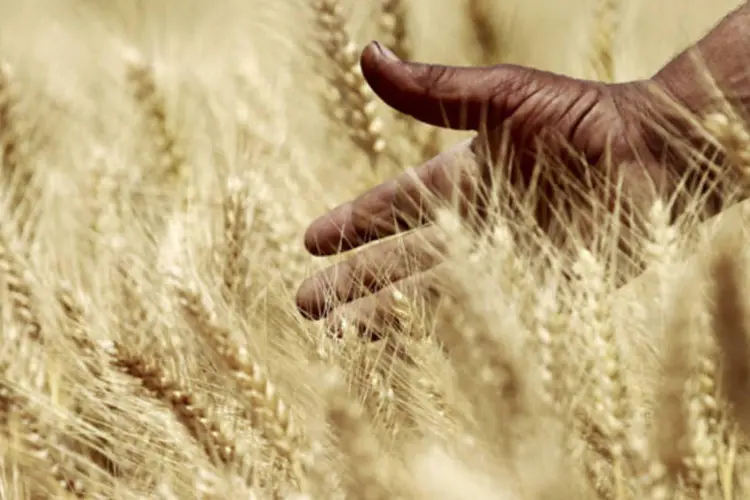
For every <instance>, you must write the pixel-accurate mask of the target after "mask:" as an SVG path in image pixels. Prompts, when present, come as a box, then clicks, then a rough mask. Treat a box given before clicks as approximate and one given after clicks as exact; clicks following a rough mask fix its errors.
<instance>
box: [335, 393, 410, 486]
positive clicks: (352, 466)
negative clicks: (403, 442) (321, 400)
mask: <svg viewBox="0 0 750 500" xmlns="http://www.w3.org/2000/svg"><path fill="white" fill-rule="evenodd" d="M327 385H328V387H327V391H326V400H327V409H326V418H327V420H328V422H329V425H330V427H331V431H332V432H333V435H334V437H335V442H336V445H337V446H338V449H339V452H340V453H341V455H342V458H343V460H344V464H346V465H345V476H344V478H343V489H344V493H345V495H346V498H351V499H353V500H386V499H392V498H393V499H403V500H406V499H409V498H413V496H411V495H409V494H408V492H409V487H408V483H407V484H404V483H405V480H404V478H403V477H402V476H401V477H400V475H399V474H398V470H399V469H398V468H397V467H396V464H394V463H393V462H392V461H391V460H390V459H389V458H390V457H389V456H388V454H387V453H386V452H385V450H383V449H382V447H381V446H380V443H379V442H378V440H377V438H376V436H375V434H374V433H373V432H372V428H371V427H370V424H369V422H368V420H367V418H366V417H365V414H364V411H363V409H362V407H361V406H359V405H358V404H357V403H356V401H354V400H352V399H351V398H350V397H349V396H348V394H347V392H346V389H345V386H344V385H343V384H342V383H341V382H339V381H338V379H332V380H329V381H328V382H327Z"/></svg>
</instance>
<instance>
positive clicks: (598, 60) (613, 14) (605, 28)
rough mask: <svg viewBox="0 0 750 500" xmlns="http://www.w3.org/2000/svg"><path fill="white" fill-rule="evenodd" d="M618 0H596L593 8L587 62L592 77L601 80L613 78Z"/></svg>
mask: <svg viewBox="0 0 750 500" xmlns="http://www.w3.org/2000/svg"><path fill="white" fill-rule="evenodd" d="M619 11H620V0H597V1H596V6H595V8H594V19H593V25H594V26H593V28H594V33H593V35H592V40H591V52H590V54H589V63H590V66H591V68H592V71H593V74H594V78H595V79H597V80H600V81H602V82H608V83H609V82H613V81H614V79H615V64H614V53H613V52H614V39H615V36H616V35H617V30H618V28H619V20H620V12H619Z"/></svg>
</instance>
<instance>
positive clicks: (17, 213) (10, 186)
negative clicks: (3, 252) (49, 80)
mask: <svg viewBox="0 0 750 500" xmlns="http://www.w3.org/2000/svg"><path fill="white" fill-rule="evenodd" d="M17 86H18V84H17V82H15V78H14V75H13V68H12V67H11V65H10V64H9V63H8V62H7V61H5V60H2V59H0V169H1V171H2V177H3V184H4V186H5V188H6V189H7V190H8V194H9V200H8V202H9V207H8V208H9V209H10V211H11V213H12V214H13V216H14V218H15V219H16V223H17V224H18V225H19V227H20V228H21V229H24V228H25V225H26V223H27V222H28V218H29V215H30V214H29V210H30V209H29V207H27V206H26V204H27V201H26V200H27V198H28V191H29V189H30V188H31V185H32V172H31V170H29V168H28V166H27V165H25V163H24V159H25V156H26V148H27V144H26V142H27V141H26V139H25V137H24V135H23V134H22V132H21V127H20V124H19V123H18V121H19V116H18V88H17Z"/></svg>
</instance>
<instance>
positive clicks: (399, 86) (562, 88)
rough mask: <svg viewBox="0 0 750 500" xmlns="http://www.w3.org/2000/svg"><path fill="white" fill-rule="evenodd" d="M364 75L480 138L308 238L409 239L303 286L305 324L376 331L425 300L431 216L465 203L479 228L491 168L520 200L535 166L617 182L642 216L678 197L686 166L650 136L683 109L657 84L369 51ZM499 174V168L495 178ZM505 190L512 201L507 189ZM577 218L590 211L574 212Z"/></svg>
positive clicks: (544, 203)
mask: <svg viewBox="0 0 750 500" xmlns="http://www.w3.org/2000/svg"><path fill="white" fill-rule="evenodd" d="M361 66H362V70H363V73H364V76H365V78H366V79H367V81H368V83H369V84H370V86H371V87H372V89H373V90H374V92H375V93H376V94H377V95H378V96H379V97H380V98H381V99H382V100H383V101H384V102H385V103H386V104H388V105H390V106H391V107H393V108H394V109H395V110H397V111H399V112H402V113H405V114H408V115H410V116H412V117H414V118H416V119H417V120H419V121H421V122H424V123H426V124H429V125H434V126H439V127H448V128H452V129H460V130H474V131H477V132H478V133H477V135H476V136H475V137H474V138H473V139H471V140H469V141H467V142H464V143H461V144H459V145H457V146H456V147H454V148H453V149H451V150H449V151H446V152H444V153H441V154H440V155H438V156H436V157H435V158H433V159H431V160H429V161H427V162H426V163H425V164H423V165H421V166H419V167H417V168H415V169H412V170H410V171H407V172H405V173H404V174H402V175H400V176H399V177H397V178H396V179H393V180H391V181H389V182H386V183H384V184H382V185H379V186H377V187H375V188H373V189H372V190H370V191H369V192H366V193H364V194H362V195H361V196H359V197H358V198H356V199H355V200H353V201H350V202H347V203H344V204H343V205H341V206H339V207H337V208H336V209H334V210H332V211H331V212H329V213H328V214H325V215H324V216H322V217H320V218H319V219H317V220H315V221H314V222H313V223H312V224H311V225H310V226H309V228H308V230H307V232H306V234H305V245H306V247H307V249H308V251H309V252H310V253H312V254H313V255H316V256H326V255H333V254H337V253H339V252H343V251H348V250H351V249H354V248H357V247H360V246H362V245H365V244H367V243H371V242H374V241H376V240H380V239H383V238H385V237H388V236H392V235H396V234H400V233H404V234H403V235H401V236H399V237H398V238H395V239H393V238H391V239H389V240H387V241H385V242H378V243H375V244H373V245H372V246H371V247H369V248H366V249H364V250H363V251H361V252H358V253H357V254H355V255H354V256H352V257H351V258H350V259H348V260H344V261H343V262H341V263H339V264H337V265H335V266H332V267H330V268H328V269H327V270H324V271H323V272H321V273H319V274H317V275H315V276H313V277H311V278H309V279H308V280H306V281H305V282H304V283H303V284H302V285H301V286H300V289H299V292H298V295H297V304H298V307H299V309H300V311H301V312H302V313H303V314H304V315H305V316H306V317H308V318H310V319H320V318H324V317H328V319H329V320H331V319H332V318H333V319H338V318H340V317H341V315H344V316H345V317H347V318H349V319H352V318H355V319H357V320H358V321H359V323H360V326H362V327H363V328H364V327H366V326H368V325H369V326H371V327H372V328H373V329H374V328H376V327H375V326H374V325H376V323H377V321H376V319H377V318H379V319H380V320H382V319H383V318H384V317H387V315H388V311H389V307H390V305H391V304H390V300H392V293H391V289H390V288H391V287H392V286H393V283H398V286H400V287H402V289H403V290H406V291H407V293H414V292H416V291H419V290H420V289H423V288H424V286H425V285H424V283H422V280H423V277H421V276H420V275H419V274H416V273H417V272H418V271H424V270H426V269H428V268H431V267H433V266H435V265H436V264H438V263H439V262H440V254H439V252H438V251H436V250H428V249H431V248H433V246H432V245H431V244H430V242H431V241H433V240H435V236H436V234H435V233H436V231H435V229H434V228H433V227H432V226H431V225H430V221H431V219H432V216H433V215H434V213H435V207H437V206H438V204H439V203H441V202H442V203H445V202H449V201H451V200H452V201H453V202H456V203H458V202H459V200H462V201H460V204H459V207H460V208H461V209H462V210H461V212H462V213H463V214H464V215H466V216H467V217H468V216H469V215H471V214H475V216H476V214H479V219H481V216H482V210H481V205H482V201H481V200H482V199H486V198H487V196H488V191H491V190H492V189H499V187H494V186H493V184H492V182H491V178H492V174H493V172H491V171H488V169H490V168H509V169H510V170H509V175H510V177H509V178H510V179H511V181H512V185H517V186H519V187H521V188H522V187H523V186H529V185H530V183H531V182H532V180H533V179H534V178H535V177H534V172H535V168H534V166H535V164H536V160H538V159H539V155H541V154H543V153H544V154H545V155H548V156H549V157H552V158H555V157H557V158H568V159H569V161H563V162H561V163H560V165H561V166H560V167H557V168H558V169H562V170H567V171H564V172H558V174H560V173H562V174H568V178H571V179H574V180H575V179H579V180H580V179H582V178H583V177H585V173H586V172H585V170H586V169H590V172H594V173H598V174H599V175H600V176H601V177H602V178H604V179H609V180H610V181H611V182H610V185H612V184H613V183H617V182H619V183H620V187H621V190H619V191H618V193H620V197H621V201H625V202H627V203H629V205H630V206H631V207H632V208H633V210H634V211H635V212H637V211H638V210H639V209H641V208H644V207H646V206H647V205H649V204H650V202H652V201H653V200H654V199H655V197H656V196H669V195H670V194H672V192H673V191H674V190H675V187H676V185H677V181H678V179H679V177H680V175H681V171H680V170H681V167H680V166H679V165H680V162H679V161H665V158H664V156H665V154H668V153H669V148H668V147H667V143H666V141H665V140H663V139H662V140H660V139H659V134H658V133H656V132H655V130H656V128H657V127H655V126H654V124H657V123H658V124H659V127H661V128H660V130H662V129H663V128H669V127H672V128H673V129H674V127H678V128H679V125H675V123H676V122H675V121H674V120H672V119H671V117H670V116H668V115H669V113H667V112H666V110H667V109H668V108H667V104H668V103H669V102H671V103H672V104H674V100H678V99H677V98H676V97H675V96H673V95H671V94H670V92H669V90H670V89H669V85H667V84H666V83H664V84H662V83H663V79H662V78H661V77H660V76H659V75H657V77H655V78H653V79H650V80H646V81H636V82H632V83H625V84H604V83H598V82H592V81H585V80H577V79H572V78H568V77H565V76H561V75H556V74H552V73H548V72H543V71H538V70H534V69H530V68H525V67H520V66H512V65H499V66H494V67H489V68H458V67H445V66H437V65H427V64H419V63H411V62H403V61H400V60H398V59H396V58H395V56H393V55H392V54H391V53H390V52H389V51H387V50H386V49H384V48H382V47H381V46H380V45H379V44H377V43H372V44H370V45H369V46H368V47H367V48H366V49H365V50H364V52H363V54H362V58H361ZM670 100H671V101H670ZM673 132H675V133H680V131H678V130H676V129H675V130H673ZM682 132H685V131H684V130H683V131H682ZM682 135H683V136H684V135H685V134H682ZM503 137H505V138H506V139H509V140H508V141H503ZM503 144H509V145H510V151H512V152H513V154H512V155H511V156H508V155H507V154H506V155H505V156H502V155H499V153H497V151H499V150H500V146H501V145H503ZM670 144H672V143H670ZM540 145H543V149H540ZM505 151H508V150H507V149H506V150H505ZM605 154H606V155H607V158H611V161H607V162H606V164H607V165H611V166H612V167H611V168H608V169H605V168H604V167H603V165H604V164H605V162H604V161H603V160H604V158H605ZM499 158H501V159H500V160H499V161H498V159H499ZM576 158H577V160H576ZM459 159H460V161H459ZM490 159H491V160H494V161H489V160H490ZM495 164H497V165H500V166H496V167H490V165H495ZM667 165H669V166H667ZM503 166H504V167H503ZM590 172H589V173H590ZM557 177H560V175H557ZM537 182H538V185H537V186H536V189H541V190H542V191H544V194H545V196H544V199H543V200H542V199H540V201H538V202H537V203H538V206H536V208H535V209H534V210H535V211H534V213H536V218H537V222H538V223H539V225H540V227H541V228H542V229H543V230H547V231H549V230H550V229H551V227H552V225H553V221H552V218H551V217H550V215H549V214H550V213H551V211H550V210H549V207H550V206H551V205H554V204H555V203H558V202H560V201H561V200H560V199H559V198H560V197H561V196H562V195H560V194H557V195H556V194H555V192H554V190H552V189H551V188H550V186H547V185H545V184H544V183H543V182H541V181H537ZM539 182H541V184H539ZM504 186H505V188H506V189H507V186H508V184H507V183H506V184H504ZM582 188H583V189H587V188H586V187H585V186H583V185H582ZM607 193H609V191H608V190H607V189H604V190H602V191H601V192H597V191H596V190H595V189H594V190H593V191H590V192H589V194H592V195H593V196H599V197H600V198H601V203H603V204H604V206H613V202H612V199H611V198H608V194H607ZM489 194H491V193H489ZM609 194H610V195H611V193H609ZM556 198H557V199H556ZM578 209H580V210H584V209H585V208H584V207H572V209H571V210H572V211H575V210H578ZM414 229H416V231H410V232H407V231H409V230H414ZM407 264H408V265H407ZM383 288H386V289H385V290H383ZM334 312H335V314H332V313H334ZM369 333H371V334H372V333H373V332H369Z"/></svg>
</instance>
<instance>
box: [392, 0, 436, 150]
mask: <svg viewBox="0 0 750 500" xmlns="http://www.w3.org/2000/svg"><path fill="white" fill-rule="evenodd" d="M379 24H380V33H381V35H382V37H383V40H384V42H383V43H384V44H385V46H386V47H388V48H389V49H390V50H391V51H393V53H394V54H396V56H397V57H398V58H399V59H402V60H407V61H408V60H411V59H412V58H413V53H412V50H411V49H412V47H411V40H410V39H409V30H408V10H407V6H406V2H405V1H404V0H380V23H379ZM394 116H395V118H396V120H397V121H399V122H401V123H402V125H403V126H404V129H405V138H406V139H407V140H408V141H409V143H410V144H411V146H412V147H413V148H415V150H416V152H417V155H418V158H417V160H418V161H420V162H421V161H425V160H428V159H430V158H432V157H433V156H435V155H437V154H438V153H439V152H440V132H439V129H438V128H435V127H431V128H429V129H427V131H426V133H423V130H422V129H423V127H420V125H419V123H418V122H417V121H416V120H414V119H413V118H411V117H410V116H408V115H405V114H403V113H398V112H396V113H394Z"/></svg>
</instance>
